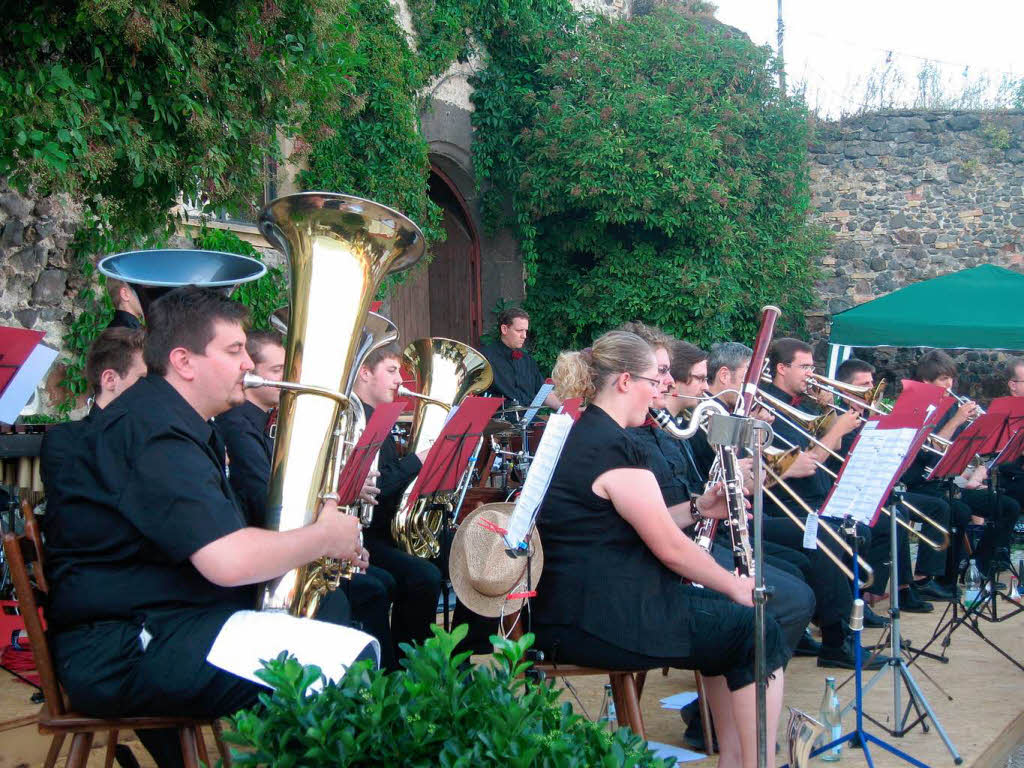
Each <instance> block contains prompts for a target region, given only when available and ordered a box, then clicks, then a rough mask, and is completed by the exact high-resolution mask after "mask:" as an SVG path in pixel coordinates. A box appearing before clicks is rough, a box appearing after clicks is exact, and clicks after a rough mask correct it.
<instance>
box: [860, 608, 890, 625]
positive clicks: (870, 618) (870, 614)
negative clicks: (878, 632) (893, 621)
mask: <svg viewBox="0 0 1024 768" xmlns="http://www.w3.org/2000/svg"><path fill="white" fill-rule="evenodd" d="M864 626H865V627H867V628H868V629H881V628H882V627H888V626H889V617H888V616H879V615H878V614H877V613H875V612H874V611H873V610H871V606H870V605H868V604H867V603H864Z"/></svg>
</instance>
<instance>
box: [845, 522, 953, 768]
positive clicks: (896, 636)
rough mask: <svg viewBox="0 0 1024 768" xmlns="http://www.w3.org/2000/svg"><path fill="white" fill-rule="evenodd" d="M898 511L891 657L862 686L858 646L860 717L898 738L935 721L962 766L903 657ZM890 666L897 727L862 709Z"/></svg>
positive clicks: (892, 552) (893, 543)
mask: <svg viewBox="0 0 1024 768" xmlns="http://www.w3.org/2000/svg"><path fill="white" fill-rule="evenodd" d="M896 514H897V509H896V506H895V505H893V507H892V509H891V514H890V515H889V525H890V529H889V532H890V543H889V554H890V557H891V558H892V566H891V567H892V574H893V585H892V587H891V589H890V595H891V597H890V604H889V616H890V619H891V623H890V626H889V659H888V662H887V663H886V665H885V666H883V667H882V668H881V669H879V670H878V671H877V672H875V674H874V675H873V676H872V678H871V679H870V680H869V681H868V683H867V685H865V686H863V688H862V686H861V684H860V676H861V670H860V668H859V667H860V664H859V656H860V651H859V649H858V670H857V678H858V683H857V685H858V692H857V702H856V706H857V710H858V712H857V719H858V721H860V720H861V717H862V716H863V717H866V718H867V719H868V720H870V721H871V722H872V723H874V724H875V725H876V726H878V727H879V728H881V729H882V730H884V731H885V732H886V733H888V734H889V735H890V736H894V737H896V738H902V737H903V735H904V734H906V733H908V732H909V731H910V730H911V729H913V728H914V726H916V725H917V724H918V723H920V724H921V728H922V730H924V731H925V732H927V731H928V723H927V721H928V720H931V721H932V724H933V725H934V726H935V730H936V731H938V733H939V736H940V737H941V738H942V741H943V742H944V743H945V744H946V749H948V750H949V753H950V754H951V755H952V756H953V762H955V763H956V764H957V765H959V764H960V763H962V762H963V758H962V757H960V754H959V753H958V752H957V750H956V747H955V746H954V745H953V742H952V741H950V739H949V736H948V735H947V734H946V731H945V729H944V728H943V727H942V723H940V722H939V719H938V718H937V717H936V716H935V712H934V711H933V710H932V708H931V705H929V704H928V700H927V699H926V698H925V696H924V694H923V693H922V692H921V689H920V687H919V686H918V685H917V681H915V680H914V678H913V676H912V675H911V674H910V669H909V668H908V666H907V662H906V660H905V659H904V658H903V638H902V636H901V634H900V604H899V593H900V591H899V589H897V585H896V583H895V581H896V578H895V574H896V573H897V572H898V568H897V563H898V560H897V558H898V556H899V547H898V545H897V528H896ZM854 543H855V547H854V551H856V539H854ZM887 669H890V670H891V671H892V696H893V700H892V712H893V716H892V719H893V723H895V724H896V725H895V727H893V728H887V727H886V726H885V725H883V724H882V723H880V722H879V721H878V720H876V719H875V718H873V717H871V715H868V714H864V713H862V712H861V706H862V703H863V700H862V696H863V693H864V692H867V691H870V690H871V689H872V688H873V687H874V686H875V684H876V683H877V682H878V681H879V680H881V679H882V677H883V675H885V673H886V670H887ZM904 688H906V691H907V694H908V696H909V701H908V703H907V706H906V708H903V705H902V693H903V689H904ZM850 706H853V705H852V704H850V705H848V706H847V709H849V707H850ZM911 710H913V711H914V712H915V713H916V715H917V717H916V719H914V720H913V722H910V723H909V724H908V720H909V719H910V715H911Z"/></svg>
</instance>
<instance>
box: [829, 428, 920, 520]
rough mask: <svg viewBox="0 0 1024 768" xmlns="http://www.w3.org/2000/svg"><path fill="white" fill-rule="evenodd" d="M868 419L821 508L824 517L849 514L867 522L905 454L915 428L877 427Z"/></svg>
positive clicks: (913, 435)
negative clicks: (830, 493) (829, 495)
mask: <svg viewBox="0 0 1024 768" xmlns="http://www.w3.org/2000/svg"><path fill="white" fill-rule="evenodd" d="M876 427H877V424H876V423H875V422H873V421H869V422H867V423H866V424H865V425H864V428H863V430H862V431H861V433H860V439H859V440H858V441H857V444H856V445H855V447H854V450H853V451H852V452H851V453H850V456H849V458H848V459H847V462H846V466H845V467H844V468H843V473H842V475H841V476H840V478H839V482H838V483H837V484H836V486H835V488H834V489H833V490H832V495H831V497H830V498H829V500H828V503H827V504H826V505H825V507H824V509H822V510H821V514H822V515H823V516H825V517H845V516H846V515H850V516H852V517H853V519H854V520H856V521H857V522H858V523H864V524H865V525H870V524H871V521H872V519H873V518H874V516H875V511H876V510H877V509H878V507H879V506H880V505H881V504H882V502H883V501H885V497H886V495H887V494H888V491H889V485H890V483H891V482H892V478H893V476H894V475H895V474H896V472H897V471H898V470H899V468H900V465H901V464H903V460H904V459H905V458H906V456H907V452H908V451H909V450H910V447H911V445H913V443H914V439H915V437H917V432H918V430H916V429H910V428H902V429H877V428H876Z"/></svg>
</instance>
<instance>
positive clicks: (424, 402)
mask: <svg viewBox="0 0 1024 768" xmlns="http://www.w3.org/2000/svg"><path fill="white" fill-rule="evenodd" d="M402 364H403V366H404V367H405V368H406V369H408V370H409V371H411V372H412V375H413V378H414V379H415V381H416V385H417V386H416V389H417V392H415V393H409V394H412V395H413V397H414V398H415V400H416V402H415V409H414V411H413V416H412V427H411V430H410V434H409V449H408V452H409V453H419V452H420V451H424V450H427V449H428V448H430V446H432V445H433V444H434V441H435V440H437V438H438V436H439V435H440V434H441V430H443V429H444V425H445V422H446V421H447V420H448V413H449V412H450V411H451V409H452V408H454V407H455V406H456V405H458V404H459V403H461V402H462V400H463V398H466V397H468V396H470V395H475V394H478V393H480V392H483V391H484V390H486V389H487V388H488V387H489V386H491V383H492V382H493V381H494V373H493V371H492V370H491V365H490V363H488V362H487V358H485V357H484V356H483V355H482V354H481V353H480V352H477V351H476V350H475V349H473V348H472V347H471V346H469V345H468V344H463V343H462V342H461V341H453V340H452V339H442V338H436V337H435V338H427V339H416V341H414V342H412V343H411V344H409V346H407V347H406V348H405V351H404V352H403V353H402ZM411 494H412V484H410V486H409V487H408V488H406V490H405V492H404V493H403V494H402V499H401V501H400V502H399V504H398V509H397V511H396V512H395V516H394V517H393V518H392V520H391V538H392V539H394V541H395V543H396V544H397V545H398V546H400V547H401V548H402V549H404V550H405V551H406V552H408V553H409V554H410V555H416V556H417V557H426V558H432V557H437V555H438V554H439V553H440V551H441V543H440V541H439V540H438V536H439V534H440V532H441V527H442V525H443V522H444V506H448V507H452V506H454V499H449V498H444V499H435V501H436V502H437V504H438V505H440V506H441V507H442V508H441V509H438V508H437V506H429V507H428V506H427V505H425V504H424V502H423V501H422V500H420V501H417V500H415V499H412V498H411Z"/></svg>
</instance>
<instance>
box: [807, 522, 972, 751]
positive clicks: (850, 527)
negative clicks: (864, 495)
mask: <svg viewBox="0 0 1024 768" xmlns="http://www.w3.org/2000/svg"><path fill="white" fill-rule="evenodd" d="M890 517H891V523H890V525H892V527H893V528H894V529H895V527H896V522H895V521H896V516H895V514H893V515H891V516H890ZM843 530H844V532H846V533H847V535H849V536H850V538H851V539H852V541H853V596H854V603H853V605H854V607H853V615H852V616H851V617H850V625H851V628H852V629H853V631H854V632H856V633H857V640H856V642H855V643H854V653H855V659H856V669H855V672H854V680H855V682H856V698H855V700H854V704H853V705H852V706H853V708H854V709H855V710H856V712H857V724H856V725H855V726H854V728H853V730H852V731H850V732H849V733H845V734H843V735H842V736H840V737H839V738H838V739H834V740H832V741H830V742H829V743H827V744H825V745H824V746H822V747H819V748H818V749H816V750H814V751H813V752H811V757H814V756H816V755H820V754H822V753H823V752H827V751H828V750H830V749H832V748H833V747H836V746H839V745H840V744H845V743H846V742H850V743H851V744H852V745H854V746H859V747H860V748H861V749H862V750H863V751H864V759H865V760H867V763H868V766H869V768H874V762H873V761H872V759H871V750H870V749H869V748H868V745H869V744H876V745H878V746H879V747H881V748H882V749H884V750H886V751H888V752H891V753H892V754H894V755H896V757H898V758H900V759H901V760H903V761H905V762H907V763H910V764H911V765H915V766H917V768H928V766H927V765H926V764H925V763H922V762H921V761H920V760H917V759H915V758H913V757H911V756H910V755H908V754H906V753H905V752H902V751H900V750H899V749H897V748H896V747H894V746H892V745H891V744H887V743H886V742H885V741H883V740H882V739H880V738H879V737H877V736H875V735H874V734H872V733H869V732H868V731H866V730H864V691H865V690H867V689H865V687H864V685H863V666H862V663H863V649H862V648H861V640H860V633H861V631H862V630H863V629H864V601H863V600H861V598H860V587H859V584H860V568H859V566H858V564H857V555H858V554H859V552H858V550H859V546H858V541H857V526H856V523H855V522H854V521H853V518H852V517H849V516H847V518H846V521H845V522H844V524H843ZM892 542H893V543H892V545H891V546H892V557H893V572H894V573H895V570H896V531H895V530H893V531H892ZM891 592H892V593H893V595H894V597H893V609H892V611H891V614H892V615H893V623H894V624H896V623H897V622H898V620H899V604H898V597H896V596H895V595H896V593H897V590H895V589H893V590H891ZM892 637H893V638H894V639H893V646H892V647H893V650H892V656H893V658H894V659H898V660H899V664H898V665H897V669H894V672H893V674H894V678H896V677H898V678H902V682H904V683H905V684H906V685H907V688H908V689H909V690H910V693H911V697H912V698H914V699H915V701H916V702H917V704H918V705H920V706H921V707H922V708H923V709H924V711H925V712H926V713H927V714H928V716H929V717H930V718H931V720H932V722H933V723H934V724H935V727H936V730H938V731H939V734H940V735H941V736H942V738H943V741H945V742H946V746H947V747H948V748H949V750H950V753H951V754H952V755H953V761H954V762H955V763H956V764H957V765H960V764H961V763H963V758H962V757H960V755H959V754H958V753H957V751H956V748H955V747H954V746H953V745H952V743H951V742H950V741H949V738H948V737H947V736H946V733H945V731H944V730H942V726H941V725H939V721H938V719H936V717H935V713H934V712H932V709H931V707H930V706H929V705H928V702H927V700H926V699H925V698H924V695H923V694H922V693H921V691H920V689H919V688H918V687H917V683H915V682H914V679H913V678H912V677H911V676H910V672H909V671H908V670H907V668H906V665H905V664H903V663H902V656H901V654H900V652H899V630H898V627H897V628H895V629H894V632H893V635H892ZM890 664H893V662H892V661H890ZM884 671H885V667H882V669H880V670H879V671H878V672H876V673H875V677H874V678H872V680H871V682H870V683H869V684H868V689H870V687H871V686H872V685H874V683H875V682H876V681H877V680H878V678H879V677H880V676H881V675H882V673H884ZM900 683H901V680H900V679H894V680H893V705H894V708H895V711H896V712H897V713H898V712H899V710H900V708H901V706H900ZM847 709H849V707H847ZM872 722H875V721H874V720H872ZM904 732H905V731H903V732H901V733H899V734H893V735H899V736H902V735H903V733H904Z"/></svg>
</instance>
